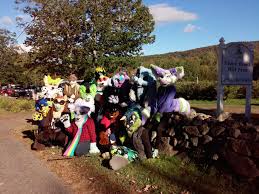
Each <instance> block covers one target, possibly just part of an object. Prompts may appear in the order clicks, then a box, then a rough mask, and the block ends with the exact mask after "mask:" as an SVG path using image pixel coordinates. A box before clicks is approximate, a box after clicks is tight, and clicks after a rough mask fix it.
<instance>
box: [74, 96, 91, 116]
mask: <svg viewBox="0 0 259 194" xmlns="http://www.w3.org/2000/svg"><path fill="white" fill-rule="evenodd" d="M74 105H75V113H76V115H77V116H80V115H85V114H87V115H88V116H90V115H91V113H92V112H94V111H95V105H94V98H93V97H92V95H90V94H89V95H88V97H86V98H85V99H82V98H78V99H77V100H76V101H75V103H74Z"/></svg>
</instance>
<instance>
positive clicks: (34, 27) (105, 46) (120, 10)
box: [16, 0, 154, 77]
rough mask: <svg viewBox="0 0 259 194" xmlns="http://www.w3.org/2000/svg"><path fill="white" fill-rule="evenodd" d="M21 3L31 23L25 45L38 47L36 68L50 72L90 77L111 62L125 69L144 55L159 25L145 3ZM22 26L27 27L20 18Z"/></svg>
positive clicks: (61, 0)
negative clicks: (92, 72)
mask: <svg viewBox="0 0 259 194" xmlns="http://www.w3.org/2000/svg"><path fill="white" fill-rule="evenodd" d="M16 3H17V5H18V7H19V8H20V9H21V10H22V11H23V12H24V13H25V14H28V15H29V16H30V17H31V18H32V22H31V24H30V25H29V27H28V28H27V30H26V32H27V34H28V37H27V39H26V44H27V45H29V46H32V47H33V50H32V51H33V54H34V60H33V63H34V67H36V66H40V67H41V68H42V70H43V71H45V73H56V74H61V75H63V76H66V75H67V74H69V73H71V72H75V73H78V74H79V77H80V76H86V75H88V74H89V73H90V70H92V69H93V68H94V66H96V65H97V64H102V65H105V64H106V62H107V61H109V62H113V63H114V65H115V66H118V65H123V64H121V62H123V61H125V59H129V57H131V56H136V55H138V54H140V52H141V50H142V45H143V44H150V43H153V41H154V36H153V35H151V32H152V31H153V30H154V21H153V18H152V15H151V14H150V13H149V10H148V8H147V7H146V6H144V5H143V3H142V0H130V1H129V0H122V1H117V0H110V1H107V0H95V1H92V0H78V1H77V0H75V1H70V0H17V1H16ZM19 24H20V25H21V26H24V25H25V24H26V22H24V21H22V20H21V19H20V20H19ZM115 58H116V60H114V59H115ZM122 58H124V59H123V60H122ZM117 59H120V60H117ZM130 64H131V63H128V64H127V65H130Z"/></svg>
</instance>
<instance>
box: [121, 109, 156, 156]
mask: <svg viewBox="0 0 259 194" xmlns="http://www.w3.org/2000/svg"><path fill="white" fill-rule="evenodd" d="M120 120H121V121H123V123H124V126H125V128H126V131H127V136H128V138H130V139H131V140H132V143H133V147H134V149H136V150H137V152H138V157H139V158H140V159H145V158H152V156H153V154H152V146H151V141H150V137H149V130H148V129H146V128H144V127H143V126H142V121H141V120H142V115H141V110H140V109H139V108H138V107H137V106H133V107H131V108H129V109H128V110H127V111H126V113H125V114H124V116H123V117H122V118H121V119H120Z"/></svg>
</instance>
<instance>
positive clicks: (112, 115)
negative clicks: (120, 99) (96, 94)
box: [105, 106, 120, 121]
mask: <svg viewBox="0 0 259 194" xmlns="http://www.w3.org/2000/svg"><path fill="white" fill-rule="evenodd" d="M105 115H106V116H107V117H108V118H109V119H110V120H114V121H115V120H117V119H118V118H119V116H120V110H119V108H118V107H116V106H112V107H110V108H108V109H107V111H106V113H105Z"/></svg>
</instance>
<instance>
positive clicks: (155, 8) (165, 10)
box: [149, 3, 198, 23]
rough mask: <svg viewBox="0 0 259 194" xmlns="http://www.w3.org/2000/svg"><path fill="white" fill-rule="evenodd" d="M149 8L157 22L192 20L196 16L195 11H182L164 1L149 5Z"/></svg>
mask: <svg viewBox="0 0 259 194" xmlns="http://www.w3.org/2000/svg"><path fill="white" fill-rule="evenodd" d="M149 10H150V13H151V14H152V15H153V17H154V20H155V22H157V23H165V22H181V21H193V20H196V19H197V18H198V15H197V14H196V13H191V12H188V11H184V10H181V9H179V8H177V7H173V6H170V5H168V4H165V3H162V4H155V5H150V6H149Z"/></svg>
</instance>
